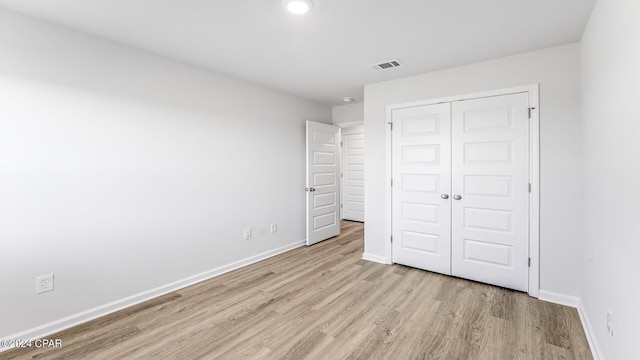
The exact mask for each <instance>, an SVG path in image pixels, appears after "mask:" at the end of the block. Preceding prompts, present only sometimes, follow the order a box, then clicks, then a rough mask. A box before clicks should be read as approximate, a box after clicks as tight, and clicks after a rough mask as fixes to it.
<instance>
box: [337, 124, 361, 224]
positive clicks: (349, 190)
mask: <svg viewBox="0 0 640 360" xmlns="http://www.w3.org/2000/svg"><path fill="white" fill-rule="evenodd" d="M341 131H342V218H343V219H345V220H352V221H360V222H363V221H364V146H365V145H364V126H353V127H347V128H342V129H341Z"/></svg>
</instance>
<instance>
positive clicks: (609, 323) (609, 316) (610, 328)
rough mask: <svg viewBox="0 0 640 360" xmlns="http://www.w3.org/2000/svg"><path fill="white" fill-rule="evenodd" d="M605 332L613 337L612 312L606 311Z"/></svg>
mask: <svg viewBox="0 0 640 360" xmlns="http://www.w3.org/2000/svg"><path fill="white" fill-rule="evenodd" d="M607 332H608V333H609V335H611V336H613V311H612V310H611V309H609V310H607Z"/></svg>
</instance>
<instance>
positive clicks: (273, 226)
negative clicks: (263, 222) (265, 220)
mask: <svg viewBox="0 0 640 360" xmlns="http://www.w3.org/2000/svg"><path fill="white" fill-rule="evenodd" d="M271 232H272V233H274V232H278V224H276V223H273V224H271Z"/></svg>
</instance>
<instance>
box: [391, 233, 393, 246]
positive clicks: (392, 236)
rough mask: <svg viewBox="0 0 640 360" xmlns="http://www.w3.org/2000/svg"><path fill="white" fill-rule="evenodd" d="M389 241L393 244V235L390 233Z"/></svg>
mask: <svg viewBox="0 0 640 360" xmlns="http://www.w3.org/2000/svg"><path fill="white" fill-rule="evenodd" d="M391 243H392V244H393V235H391Z"/></svg>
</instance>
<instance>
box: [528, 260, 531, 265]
mask: <svg viewBox="0 0 640 360" xmlns="http://www.w3.org/2000/svg"><path fill="white" fill-rule="evenodd" d="M528 265H529V267H531V258H529V263H528Z"/></svg>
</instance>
